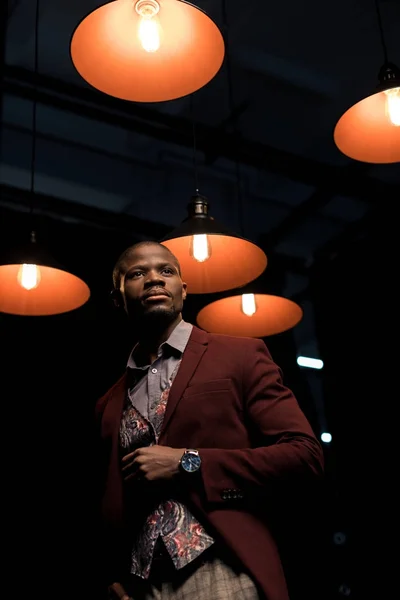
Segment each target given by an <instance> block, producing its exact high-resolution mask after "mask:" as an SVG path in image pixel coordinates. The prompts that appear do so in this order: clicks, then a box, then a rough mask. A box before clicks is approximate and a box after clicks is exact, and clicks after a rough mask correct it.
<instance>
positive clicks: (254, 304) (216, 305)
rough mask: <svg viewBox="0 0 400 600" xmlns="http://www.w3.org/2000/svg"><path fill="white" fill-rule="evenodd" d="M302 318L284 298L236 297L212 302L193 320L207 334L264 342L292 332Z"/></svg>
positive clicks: (297, 308) (239, 295)
mask: <svg viewBox="0 0 400 600" xmlns="http://www.w3.org/2000/svg"><path fill="white" fill-rule="evenodd" d="M302 318H303V310H302V308H301V307H300V306H299V305H298V304H296V303H295V302H293V301H292V300H288V299H287V298H283V297H281V296H274V295H272V294H252V293H250V294H249V293H245V294H240V293H238V294H235V295H233V296H230V297H228V298H222V299H220V300H215V301H214V302H211V303H210V304H208V305H207V306H205V307H204V308H202V309H201V310H200V311H199V313H198V315H197V319H196V320H197V324H198V325H199V327H201V328H202V329H204V330H205V331H208V332H210V333H222V334H225V335H234V336H239V337H253V338H263V337H268V336H271V335H276V334H278V333H283V332H284V331H287V330H289V329H292V328H293V327H295V326H296V325H297V324H298V323H300V321H301V319H302Z"/></svg>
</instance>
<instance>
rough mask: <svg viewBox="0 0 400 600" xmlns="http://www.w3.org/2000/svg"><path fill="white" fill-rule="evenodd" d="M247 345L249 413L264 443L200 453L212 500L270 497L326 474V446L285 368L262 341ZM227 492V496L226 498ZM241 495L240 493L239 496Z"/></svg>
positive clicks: (246, 398)
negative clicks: (285, 379) (285, 377)
mask: <svg viewBox="0 0 400 600" xmlns="http://www.w3.org/2000/svg"><path fill="white" fill-rule="evenodd" d="M248 342H249V344H251V348H249V347H248V345H247V344H243V347H244V352H243V356H242V357H241V360H242V366H243V372H242V382H243V399H244V404H245V411H246V414H247V417H248V419H249V421H250V423H251V426H252V427H253V428H254V429H255V431H256V434H257V436H256V437H257V438H258V439H259V441H260V443H259V444H257V447H254V448H243V449H216V448H202V449H200V448H199V449H198V450H199V452H200V456H201V459H202V466H201V475H202V482H203V486H204V492H205V496H206V499H207V501H208V502H213V503H221V502H222V503H224V502H226V495H227V492H228V497H229V492H232V493H233V497H237V495H238V496H239V497H241V496H242V495H243V498H246V497H247V496H248V495H251V496H254V495H256V496H258V495H259V494H262V495H263V494H269V493H271V492H274V490H275V489H276V486H278V489H282V488H283V487H285V488H286V486H287V484H289V486H291V485H292V484H293V483H295V482H302V483H306V482H307V480H311V479H314V478H316V477H319V476H320V475H322V473H323V468H324V460H323V452H322V447H321V445H320V444H319V442H318V440H317V439H316V437H315V435H314V433H313V431H312V428H311V426H310V424H309V422H308V420H307V419H306V417H305V415H304V414H303V412H302V410H301V409H300V407H299V404H298V402H297V400H296V398H295V396H294V394H293V393H292V391H291V390H290V389H289V388H287V387H286V386H285V385H284V384H283V382H282V373H281V370H280V368H279V367H278V366H277V365H276V364H275V363H274V361H273V360H272V358H271V355H270V353H269V351H268V349H267V347H266V345H265V344H264V342H262V341H261V340H249V341H248ZM224 491H225V494H224ZM237 493H238V494H237Z"/></svg>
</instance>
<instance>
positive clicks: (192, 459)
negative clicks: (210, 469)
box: [181, 452, 201, 473]
mask: <svg viewBox="0 0 400 600" xmlns="http://www.w3.org/2000/svg"><path fill="white" fill-rule="evenodd" d="M181 464H182V468H183V469H184V470H185V471H188V473H193V471H198V470H199V469H200V465H201V459H200V456H199V455H198V454H197V453H196V452H186V453H185V454H184V455H183V457H182V460H181Z"/></svg>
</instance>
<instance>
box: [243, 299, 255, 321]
mask: <svg viewBox="0 0 400 600" xmlns="http://www.w3.org/2000/svg"><path fill="white" fill-rule="evenodd" d="M256 310H257V308H256V299H255V296H254V294H242V311H243V312H244V314H245V315H247V316H248V317H252V316H253V315H254V314H255V312H256Z"/></svg>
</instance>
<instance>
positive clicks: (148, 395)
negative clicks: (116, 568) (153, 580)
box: [120, 321, 214, 579]
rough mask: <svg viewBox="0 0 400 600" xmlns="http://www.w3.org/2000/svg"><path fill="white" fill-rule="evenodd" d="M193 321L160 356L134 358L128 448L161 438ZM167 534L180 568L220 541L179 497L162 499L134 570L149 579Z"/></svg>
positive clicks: (124, 426) (136, 548)
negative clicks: (139, 362)
mask: <svg viewBox="0 0 400 600" xmlns="http://www.w3.org/2000/svg"><path fill="white" fill-rule="evenodd" d="M191 332H192V325H190V324H189V323H186V322H185V321H181V322H180V323H179V324H178V325H177V326H176V328H175V329H174V331H173V332H172V333H171V335H170V337H169V338H168V340H167V341H166V342H164V343H163V344H161V346H160V348H159V349H158V353H157V358H156V360H155V361H154V362H153V363H152V364H151V365H147V366H145V367H137V366H136V362H135V352H136V351H137V347H135V348H134V349H133V350H132V353H131V355H130V357H129V360H128V365H127V369H128V381H129V382H130V383H129V384H128V393H127V399H126V403H125V408H124V411H123V415H122V421H121V427H120V445H121V447H122V448H123V449H124V451H125V452H127V451H131V450H132V449H133V448H138V447H143V446H152V445H154V444H157V443H158V439H159V436H160V432H161V427H162V424H163V420H164V414H165V410H166V407H167V402H168V396H169V391H170V388H171V385H172V383H173V381H174V378H175V376H176V374H177V372H178V369H179V366H180V363H181V360H182V354H183V351H184V350H185V348H186V344H187V342H188V340H189V337H190V334H191ZM160 538H161V540H162V542H163V543H164V545H165V547H166V549H167V551H168V553H169V555H170V557H171V559H172V561H173V563H174V565H175V567H176V568H177V569H181V568H182V567H184V566H185V565H187V564H188V563H190V562H191V561H192V560H194V559H195V558H196V557H197V556H199V554H201V553H202V552H203V551H204V550H206V548H209V547H210V546H211V545H212V544H213V543H214V540H213V538H212V537H210V536H209V535H208V534H207V532H206V531H205V530H204V528H203V526H202V525H201V524H200V523H199V522H198V521H197V520H196V519H195V517H194V516H193V515H192V514H191V513H190V512H189V510H188V509H187V508H186V506H184V505H183V504H181V503H180V502H176V501H175V500H173V499H170V500H167V501H165V502H162V503H161V504H160V505H159V506H158V507H157V508H156V510H154V512H152V513H151V514H149V515H148V517H147V519H146V522H145V524H144V527H143V529H142V531H141V532H140V535H139V536H138V538H137V539H136V540H135V542H134V545H133V549H132V563H131V573H132V574H133V575H138V576H139V577H142V578H143V579H147V578H148V577H149V574H150V568H151V563H152V558H153V554H154V549H155V546H156V543H157V541H158V540H159V539H160Z"/></svg>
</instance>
